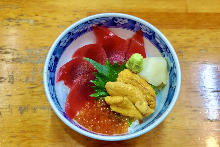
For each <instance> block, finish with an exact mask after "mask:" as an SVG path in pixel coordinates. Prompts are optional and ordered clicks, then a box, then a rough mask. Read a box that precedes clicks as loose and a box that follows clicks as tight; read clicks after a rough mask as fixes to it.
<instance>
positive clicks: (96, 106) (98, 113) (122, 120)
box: [73, 100, 128, 135]
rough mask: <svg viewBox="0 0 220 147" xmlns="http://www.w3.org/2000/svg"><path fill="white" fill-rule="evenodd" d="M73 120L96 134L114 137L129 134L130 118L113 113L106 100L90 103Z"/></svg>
mask: <svg viewBox="0 0 220 147" xmlns="http://www.w3.org/2000/svg"><path fill="white" fill-rule="evenodd" d="M73 119H74V120H76V121H77V122H78V123H79V124H80V125H81V126H83V127H85V128H86V129H88V130H90V131H93V132H96V133H101V134H107V135H112V134H124V133H127V132H128V118H127V117H125V116H121V115H120V114H119V113H116V112H113V111H111V109H110V107H109V106H108V105H107V104H106V103H105V101H104V100H97V101H93V102H88V103H87V104H86V105H85V106H84V107H83V108H82V109H81V110H80V111H79V113H78V114H77V115H76V116H75V117H74V118H73Z"/></svg>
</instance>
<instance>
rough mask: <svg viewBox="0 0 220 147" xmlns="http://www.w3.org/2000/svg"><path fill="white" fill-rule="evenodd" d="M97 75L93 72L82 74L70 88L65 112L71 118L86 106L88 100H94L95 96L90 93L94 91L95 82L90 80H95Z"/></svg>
mask: <svg viewBox="0 0 220 147" xmlns="http://www.w3.org/2000/svg"><path fill="white" fill-rule="evenodd" d="M94 79H95V76H94V75H93V74H92V73H89V74H85V75H82V76H80V77H78V78H77V79H76V80H75V81H74V85H73V86H72V87H71V88H70V92H69V94H68V96H67V99H66V103H65V112H66V114H67V116H68V117H69V118H70V119H73V117H74V116H75V115H76V114H77V112H78V111H80V110H81V108H82V107H83V106H85V104H86V102H88V101H93V100H94V98H93V97H90V96H89V95H90V94H92V93H94V90H93V89H92V88H91V86H93V84H92V83H91V82H90V80H94Z"/></svg>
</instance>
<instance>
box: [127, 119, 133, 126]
mask: <svg viewBox="0 0 220 147" xmlns="http://www.w3.org/2000/svg"><path fill="white" fill-rule="evenodd" d="M132 123H133V120H132V119H129V118H128V127H130V126H131V124H132Z"/></svg>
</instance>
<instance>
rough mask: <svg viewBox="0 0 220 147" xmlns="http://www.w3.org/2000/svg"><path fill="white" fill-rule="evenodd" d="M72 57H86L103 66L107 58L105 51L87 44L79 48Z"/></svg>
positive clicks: (97, 46)
mask: <svg viewBox="0 0 220 147" xmlns="http://www.w3.org/2000/svg"><path fill="white" fill-rule="evenodd" d="M73 57H87V58H90V59H93V60H95V61H96V62H99V63H100V64H103V65H104V64H105V62H106V59H107V56H106V53H105V50H104V49H103V48H102V46H101V45H99V44H89V45H85V46H83V47H81V48H79V49H78V50H77V51H76V52H75V53H74V54H73Z"/></svg>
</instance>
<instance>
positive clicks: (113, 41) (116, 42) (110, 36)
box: [93, 27, 129, 64]
mask: <svg viewBox="0 0 220 147" xmlns="http://www.w3.org/2000/svg"><path fill="white" fill-rule="evenodd" d="M93 30H94V33H95V36H96V43H98V44H100V45H102V47H103V48H104V50H105V52H106V55H107V57H108V58H109V61H110V63H111V64H113V61H116V62H117V63H119V64H121V63H123V60H124V59H125V53H126V52H127V49H128V43H129V41H127V40H124V39H122V38H120V37H118V36H117V35H115V34H114V33H113V32H111V31H110V30H109V29H107V28H104V27H94V28H93Z"/></svg>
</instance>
